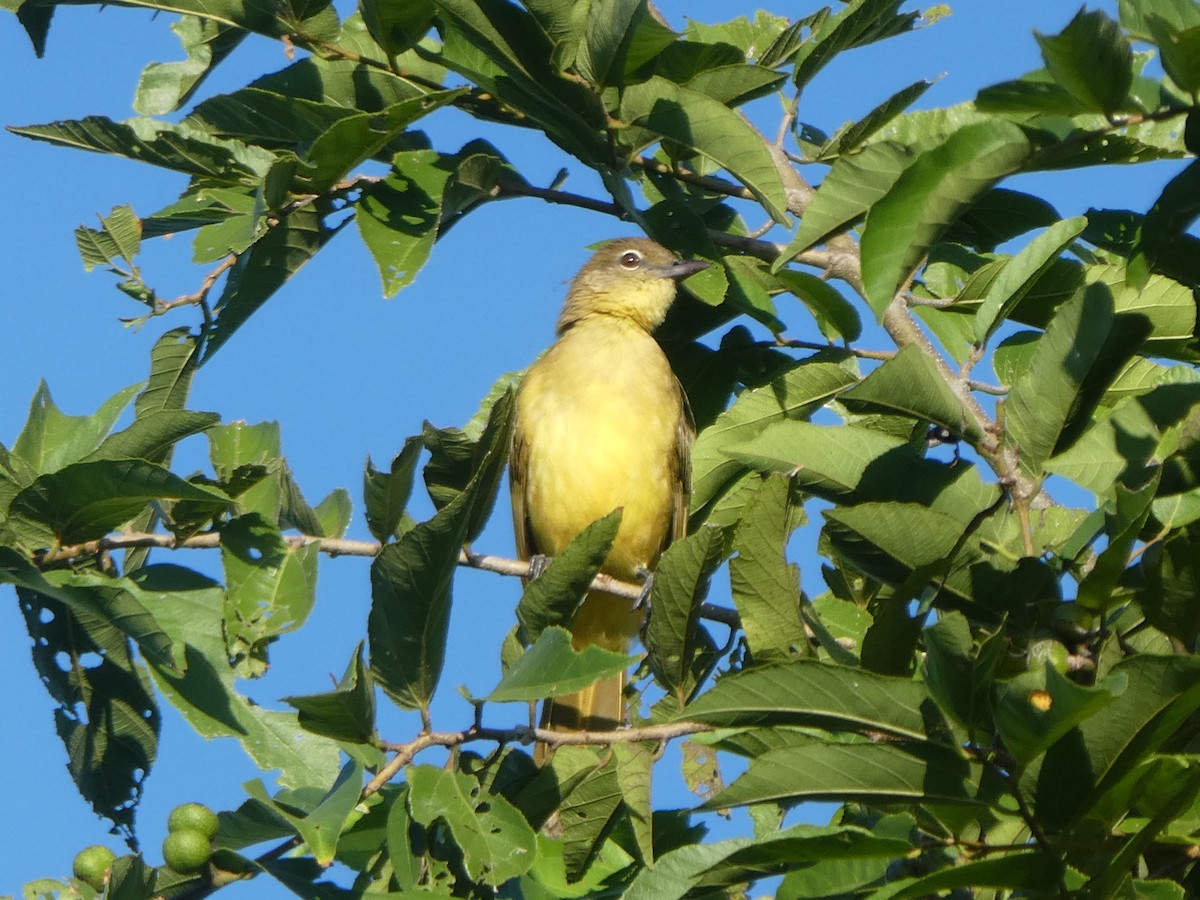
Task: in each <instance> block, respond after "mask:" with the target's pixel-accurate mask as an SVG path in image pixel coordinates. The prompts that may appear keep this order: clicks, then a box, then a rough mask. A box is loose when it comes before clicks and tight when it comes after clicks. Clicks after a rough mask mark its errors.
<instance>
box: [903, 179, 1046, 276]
mask: <svg viewBox="0 0 1200 900" xmlns="http://www.w3.org/2000/svg"><path fill="white" fill-rule="evenodd" d="M1060 218H1061V217H1060V216H1059V214H1058V211H1057V210H1055V208H1054V207H1053V206H1051V205H1050V204H1049V203H1047V202H1046V201H1045V200H1043V199H1042V198H1041V197H1034V196H1033V195H1032V194H1023V193H1021V192H1020V191H1010V190H1008V189H1007V188H992V189H991V190H990V191H988V192H987V193H985V194H984V195H983V196H982V197H980V198H979V199H978V200H976V201H975V202H974V203H973V204H972V205H971V207H970V209H968V210H967V211H966V212H965V213H963V214H962V215H961V216H959V217H958V219H957V221H955V222H954V224H953V225H951V226H950V228H949V229H948V230H947V231H946V233H945V234H944V235H943V236H942V240H943V241H945V242H946V243H950V244H965V245H967V246H969V247H975V248H976V249H978V250H981V251H983V252H985V253H991V252H993V251H994V250H995V249H996V247H998V246H999V245H1000V244H1003V243H1006V242H1007V241H1010V240H1012V239H1013V238H1015V237H1019V236H1020V235H1023V234H1025V233H1026V232H1028V231H1032V230H1033V229H1035V228H1045V227H1048V226H1050V225H1053V224H1054V223H1056V222H1057V221H1058V220H1059V219H1060ZM928 272H929V270H928V268H927V269H926V270H925V276H926V278H927V277H928Z"/></svg>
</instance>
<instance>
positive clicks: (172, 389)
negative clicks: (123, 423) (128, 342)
mask: <svg viewBox="0 0 1200 900" xmlns="http://www.w3.org/2000/svg"><path fill="white" fill-rule="evenodd" d="M198 344H199V342H198V341H197V339H196V338H195V337H193V336H192V335H191V333H190V332H189V331H188V330H187V329H186V328H173V329H171V330H170V331H167V332H165V333H164V334H163V336H162V337H160V338H159V339H158V340H157V341H155V342H154V347H153V349H151V351H150V378H149V379H148V380H147V381H146V386H145V387H144V388H143V389H142V392H141V393H140V394H138V396H137V399H136V400H134V402H133V410H134V414H135V415H136V417H137V418H139V419H140V418H142V417H143V416H148V415H150V414H151V413H155V412H161V411H163V410H172V409H183V408H184V406H186V405H187V397H188V392H189V391H190V390H191V387H192V377H193V375H195V373H196V365H197V363H198V359H197V349H198ZM152 461H153V462H157V461H158V460H152Z"/></svg>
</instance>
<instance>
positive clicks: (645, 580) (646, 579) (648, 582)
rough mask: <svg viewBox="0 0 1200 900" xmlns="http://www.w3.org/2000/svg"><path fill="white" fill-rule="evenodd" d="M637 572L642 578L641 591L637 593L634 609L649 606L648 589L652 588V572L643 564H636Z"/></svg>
mask: <svg viewBox="0 0 1200 900" xmlns="http://www.w3.org/2000/svg"><path fill="white" fill-rule="evenodd" d="M637 574H638V576H639V577H640V578H641V579H642V592H641V593H640V594H638V598H637V601H636V602H635V603H634V604H633V608H634V609H649V608H650V591H651V590H652V589H653V588H654V573H653V572H651V571H650V570H649V569H647V568H646V567H645V566H638V568H637Z"/></svg>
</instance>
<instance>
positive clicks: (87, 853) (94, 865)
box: [71, 844, 117, 891]
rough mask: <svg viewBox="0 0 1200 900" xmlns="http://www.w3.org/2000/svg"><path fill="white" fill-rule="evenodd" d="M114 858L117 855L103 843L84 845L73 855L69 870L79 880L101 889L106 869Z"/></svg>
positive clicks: (106, 874)
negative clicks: (73, 858)
mask: <svg viewBox="0 0 1200 900" xmlns="http://www.w3.org/2000/svg"><path fill="white" fill-rule="evenodd" d="M116 858H117V855H116V854H115V853H113V852H112V851H111V850H109V849H108V848H107V847H105V846H104V845H103V844H95V845H94V846H91V847H84V848H83V849H82V850H80V851H79V853H77V854H76V855H75V860H74V862H72V863H71V871H72V872H73V873H74V875H75V877H76V878H78V879H79V880H80V881H82V882H84V883H85V884H88V885H91V886H92V887H94V888H95V889H96V890H98V891H102V890H104V882H105V879H107V878H108V870H109V868H110V867H111V866H112V863H113V860H114V859H116Z"/></svg>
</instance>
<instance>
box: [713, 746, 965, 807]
mask: <svg viewBox="0 0 1200 900" xmlns="http://www.w3.org/2000/svg"><path fill="white" fill-rule="evenodd" d="M979 777H980V772H979V771H978V769H976V768H975V767H973V766H971V765H970V764H969V763H968V762H967V760H966V759H964V758H963V756H962V755H961V754H960V753H959V752H958V751H956V750H954V749H952V748H950V747H945V746H939V745H936V744H871V743H823V742H820V741H818V740H816V739H810V741H809V742H807V743H801V744H797V745H796V746H793V747H786V748H781V749H778V750H768V751H767V752H766V753H764V754H762V755H761V756H759V757H757V758H755V759H752V760H751V761H750V767H749V768H748V769H747V770H746V772H745V774H743V775H741V776H740V777H739V778H738V779H737V780H736V781H734V782H733V784H731V785H730V786H729V787H727V788H726V789H725V790H723V791H721V792H720V793H719V794H717V796H715V797H713V798H712V799H711V800H709V801H707V802H706V803H705V807H707V808H709V809H722V808H724V807H728V806H745V805H748V804H752V803H764V802H787V803H795V802H799V801H804V800H823V801H842V802H847V801H860V802H864V803H875V804H879V803H906V802H908V803H911V802H917V803H950V804H959V803H965V804H975V803H977V802H978V801H977V800H976V799H975V795H976V793H977V792H978V782H979Z"/></svg>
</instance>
